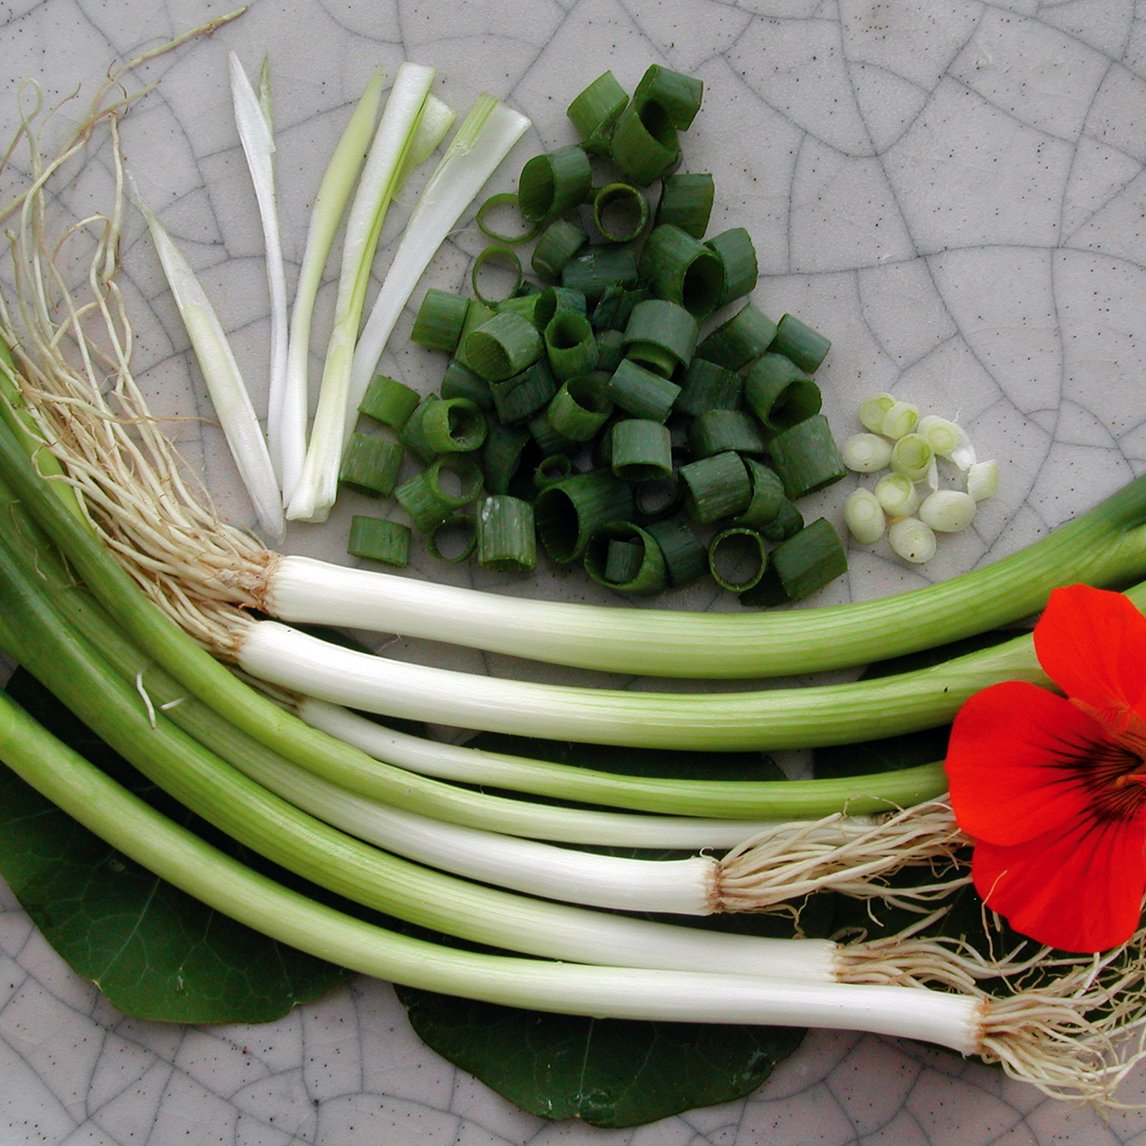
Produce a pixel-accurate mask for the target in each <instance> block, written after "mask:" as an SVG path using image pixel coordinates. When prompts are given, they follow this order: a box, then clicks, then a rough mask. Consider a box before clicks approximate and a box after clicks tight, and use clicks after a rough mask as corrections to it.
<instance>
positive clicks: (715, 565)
mask: <svg viewBox="0 0 1146 1146" xmlns="http://www.w3.org/2000/svg"><path fill="white" fill-rule="evenodd" d="M745 567H747V568H746V571H745V572H743V573H740V574H739V575H737V573H738V571H739V570H741V569H743V568H745ZM767 567H768V549H767V546H766V545H765V542H764V538H763V537H762V536H761V534H759V533H758V532H757V531H756V530H755V529H749V528H748V527H747V526H743V525H734V526H729V527H728V528H727V529H722V530H721V531H720V532H719V533H716V534H714V535H713V537H712V539H711V540H710V541H709V543H708V568H709V572H711V573H712V579H713V580H714V581H715V582H716V583H717V584H718V585H719V586H720V587H721V588H722V589H727V590H729V591H730V592H732V593H742V592H744V591H745V590H746V589H751V588H752V587H753V586H755V585H757V584H759V583H760V579H761V578H762V577H763V576H764V571H765V569H766V568H767Z"/></svg>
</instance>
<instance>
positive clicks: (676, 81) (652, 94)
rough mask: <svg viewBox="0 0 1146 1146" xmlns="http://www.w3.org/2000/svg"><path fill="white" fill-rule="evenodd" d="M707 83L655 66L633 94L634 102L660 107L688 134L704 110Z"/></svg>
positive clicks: (675, 125) (674, 125)
mask: <svg viewBox="0 0 1146 1146" xmlns="http://www.w3.org/2000/svg"><path fill="white" fill-rule="evenodd" d="M703 98H704V83H703V81H702V80H699V79H697V77H696V76H689V75H685V73H684V72H676V71H673V70H672V68H666V67H664V66H662V65H661V64H651V65H650V66H649V67H648V68H647V69H646V71H645V74H644V75H643V76H641V79H640V82H639V83H638V84H637V86H636V89H635V90H634V92H633V103H634V104H635V105H637V106H638V107H641V108H644V107H647V106H648V105H649V104H656V105H657V106H658V107H659V108H661V109H662V110H663V111H664V113H665V116H666V117H667V118H668V121H669V123H671V124H672V126H673V127H675V128H676V129H677V130H678V131H687V130H688V129H689V127H691V126H692V121H693V120H694V119H695V118H696V113H697V112H698V111H700V104H701V101H702V100H703Z"/></svg>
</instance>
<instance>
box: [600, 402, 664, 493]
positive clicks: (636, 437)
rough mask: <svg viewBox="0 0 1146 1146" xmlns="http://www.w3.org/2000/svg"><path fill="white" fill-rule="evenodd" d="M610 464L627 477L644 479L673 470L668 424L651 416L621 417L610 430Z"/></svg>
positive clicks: (616, 471) (630, 479) (614, 469)
mask: <svg viewBox="0 0 1146 1146" xmlns="http://www.w3.org/2000/svg"><path fill="white" fill-rule="evenodd" d="M611 438H612V441H611V443H610V446H611V454H610V458H611V468H612V471H613V473H615V474H616V475H617V477H620V478H624V479H625V480H626V481H634V482H644V481H651V480H652V479H653V478H663V477H668V476H669V475H670V474H671V473H672V469H673V466H672V438H671V436H670V434H669V431H668V427H667V426H665V425H664V424H663V423H662V422H660V421H654V420H650V419H648V418H622V419H621V420H620V421H619V422H615V423H614V424H613V429H612V433H611Z"/></svg>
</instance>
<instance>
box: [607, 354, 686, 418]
mask: <svg viewBox="0 0 1146 1146" xmlns="http://www.w3.org/2000/svg"><path fill="white" fill-rule="evenodd" d="M679 393H680V387H679V386H678V385H677V384H676V383H675V382H670V381H669V379H668V378H665V377H663V376H662V375H660V374H656V373H654V372H653V371H652V370H647V369H646V368H645V367H644V366H642V365H641V364H640V363H639V362H634V361H633V360H632V359H631V358H623V359H621V363H620V365H619V366H618V367H617V369H616V370H614V371H613V373H612V374H611V375H610V376H609V386H608V394H609V397H610V398H611V399H612V400H613V402H614V403H615V404H616V405H617V406H618V407H619V408H620V409H622V410H624V411H625V412H626V413H628V414H631V415H632V416H633V417H634V418H647V419H649V420H650V421H653V422H663V421H665V419H667V418H668V416H669V414H670V413H671V412H672V407H673V403H674V402H675V401H676V396H677V395H678V394H679Z"/></svg>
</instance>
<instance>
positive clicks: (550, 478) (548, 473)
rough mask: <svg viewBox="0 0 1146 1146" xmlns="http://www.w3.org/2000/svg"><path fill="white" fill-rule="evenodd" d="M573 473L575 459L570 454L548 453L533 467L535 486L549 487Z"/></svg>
mask: <svg viewBox="0 0 1146 1146" xmlns="http://www.w3.org/2000/svg"><path fill="white" fill-rule="evenodd" d="M572 473H573V460H572V459H571V458H570V457H569V455H568V454H546V455H545V457H543V458H542V459H541V461H539V462H538V463H537V465H535V466H534V467H533V488H534V489H539V490H540V489H548V488H549V487H550V486H551V485H556V484H557V483H558V482H559V481H564V480H565V479H566V478H567V477H569V476H570V475H571V474H572Z"/></svg>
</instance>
